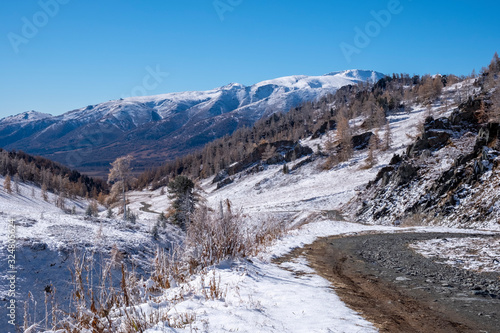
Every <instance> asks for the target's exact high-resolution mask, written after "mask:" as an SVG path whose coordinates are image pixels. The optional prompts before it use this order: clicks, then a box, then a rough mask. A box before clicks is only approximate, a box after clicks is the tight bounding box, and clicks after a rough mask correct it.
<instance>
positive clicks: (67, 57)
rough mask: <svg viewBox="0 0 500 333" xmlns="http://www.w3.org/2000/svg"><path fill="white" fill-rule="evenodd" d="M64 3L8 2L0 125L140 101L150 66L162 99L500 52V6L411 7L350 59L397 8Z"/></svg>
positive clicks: (406, 4) (420, 66)
mask: <svg viewBox="0 0 500 333" xmlns="http://www.w3.org/2000/svg"><path fill="white" fill-rule="evenodd" d="M54 1H57V0H42V1H41V2H43V3H51V2H54ZM60 1H61V2H67V3H66V4H60V5H59V8H58V11H57V13H55V15H52V16H51V15H49V14H54V13H49V14H46V13H45V12H44V9H42V7H41V6H40V2H39V1H31V0H24V1H18V0H7V1H3V2H2V10H1V12H0V22H1V23H0V29H1V30H0V54H1V62H0V82H1V83H0V117H4V116H7V115H11V114H16V113H20V112H23V111H27V110H31V109H34V110H37V111H41V112H47V113H52V114H60V113H62V112H65V111H69V110H72V109H75V108H80V107H83V106H86V105H89V104H96V103H99V102H104V101H107V100H112V99H118V98H120V97H123V96H128V95H131V93H132V92H137V91H141V90H140V89H137V88H141V87H143V88H144V85H143V80H144V78H145V77H147V75H148V71H147V69H146V68H150V69H155V68H156V67H159V69H160V70H161V71H162V72H168V73H169V76H168V77H166V78H162V80H161V82H158V83H157V84H155V82H154V81H152V80H147V85H146V86H147V88H148V89H147V90H146V91H147V94H148V95H154V94H160V93H166V92H174V91H185V90H205V89H211V88H215V87H218V86H221V85H225V84H227V83H230V82H238V83H242V84H247V85H250V84H253V83H256V82H259V81H261V80H265V79H270V78H275V77H280V76H286V75H293V74H307V75H321V74H324V73H327V72H331V71H334V70H343V69H350V68H359V69H374V70H377V71H380V72H384V73H393V72H406V73H409V74H414V73H415V74H425V73H431V74H434V73H437V72H440V73H455V74H468V73H470V71H471V70H472V69H473V68H475V69H476V70H477V71H479V70H480V69H481V67H482V66H484V65H487V64H488V63H489V61H490V59H491V57H492V55H493V53H494V52H495V51H497V50H499V49H500V20H499V19H498V13H499V11H500V4H499V3H498V2H497V1H463V0H453V1H427V0H413V1H410V0H401V1H400V6H399V7H398V11H400V12H399V13H397V14H393V15H392V17H391V20H390V22H389V23H388V24H385V23H384V25H385V26H380V25H379V27H380V29H379V30H380V31H377V30H376V27H374V26H373V25H371V27H372V28H374V29H375V30H373V31H372V35H373V37H371V38H370V43H369V45H368V46H365V45H362V44H359V43H358V46H363V47H361V48H358V51H359V53H354V54H352V57H351V58H352V59H351V61H350V62H349V61H347V59H346V57H345V56H344V54H343V52H342V51H341V48H340V45H341V43H346V44H350V45H352V46H356V45H355V41H354V37H355V34H356V33H355V27H358V28H360V29H362V30H364V29H365V28H366V27H367V24H368V26H370V24H369V23H370V22H371V21H374V18H373V16H372V15H371V14H370V12H371V11H376V12H378V11H380V10H384V9H387V8H388V4H389V3H390V1H386V0H384V1H373V0H372V1H368V0H367V1H331V0H328V1H327V0H324V1H323V0H322V1H298V0H297V1H296V0H274V1H270V0H218V2H215V3H216V4H219V6H221V7H220V9H219V12H218V11H217V10H216V8H215V7H214V1H213V0H175V1H169V0H149V1H148V0H121V1H118V0H100V1H96V0H64V1H63V0H60ZM223 4H225V6H226V7H223ZM227 6H229V7H227ZM49 9H52V10H53V9H54V8H53V7H50V8H49ZM229 9H231V10H229ZM224 10H225V11H224ZM45 11H47V10H45ZM222 11H223V12H222ZM49 12H50V10H49ZM221 15H222V17H223V18H224V19H223V20H221ZM23 18H25V19H24V21H23ZM26 22H28V23H29V24H34V23H36V24H37V25H39V26H40V27H39V28H38V31H37V32H36V33H34V32H33V31H30V30H29V29H27V28H26V27H25V29H24V30H25V31H24V32H23V27H24V26H25V25H26ZM35 27H36V26H35ZM20 38H21V39H20ZM23 38H24V39H23ZM13 40H14V42H12V41H13ZM13 43H14V44H13ZM13 45H14V46H15V47H13ZM15 48H17V50H18V52H15Z"/></svg>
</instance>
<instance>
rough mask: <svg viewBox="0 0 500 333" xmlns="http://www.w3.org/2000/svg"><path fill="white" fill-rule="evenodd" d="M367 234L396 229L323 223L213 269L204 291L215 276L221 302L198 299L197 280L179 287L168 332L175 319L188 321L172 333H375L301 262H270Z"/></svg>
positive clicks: (163, 327)
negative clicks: (336, 238) (325, 241)
mask: <svg viewBox="0 0 500 333" xmlns="http://www.w3.org/2000/svg"><path fill="white" fill-rule="evenodd" d="M370 230H377V231H381V232H384V231H385V232H391V231H395V230H400V228H394V227H383V226H365V225H361V224H354V223H347V222H338V221H331V220H322V221H318V222H314V223H309V224H306V225H303V226H302V227H300V228H298V229H295V230H293V231H291V232H289V233H288V234H287V235H286V236H285V237H283V238H282V239H281V240H279V241H276V242H275V244H274V245H272V246H271V247H269V248H268V249H266V250H265V251H264V252H262V253H260V254H259V255H258V256H257V257H254V258H251V259H250V260H242V261H235V262H234V261H233V262H225V263H223V264H221V265H219V266H218V267H215V268H212V269H211V270H210V271H209V272H208V273H207V274H206V277H205V278H204V279H205V284H204V285H205V289H207V287H206V285H207V282H206V280H207V279H208V278H210V277H211V276H212V274H214V275H215V276H216V281H220V283H221V285H220V289H221V290H222V291H223V292H224V295H223V297H222V298H220V299H216V300H213V299H208V300H207V299H206V298H205V297H203V295H204V293H203V288H202V281H201V276H197V277H196V279H194V280H193V281H191V282H190V283H189V286H179V288H184V290H190V291H191V294H190V296H189V297H186V296H185V300H184V301H182V302H180V303H178V304H177V305H175V306H174V307H173V308H171V309H168V310H167V311H168V312H167V315H168V316H171V317H172V318H173V319H171V322H170V324H171V326H170V327H172V322H176V319H175V318H191V319H192V321H191V322H190V323H189V325H184V327H181V328H179V327H177V328H176V329H175V332H188V331H191V330H194V331H196V330H200V331H205V332H234V331H238V332H377V330H376V328H375V327H374V326H373V325H372V324H371V323H370V322H368V321H366V320H365V319H363V318H362V317H361V316H360V315H359V314H358V313H356V312H355V311H353V310H351V309H350V308H348V307H347V306H346V305H345V304H344V303H343V302H342V301H341V300H340V298H339V297H338V296H337V295H336V294H335V292H334V289H333V288H332V287H331V284H330V282H329V281H327V280H326V279H324V278H322V277H320V276H318V275H317V274H315V273H314V271H313V270H312V269H311V268H310V267H309V266H308V262H307V260H305V258H302V257H301V258H296V259H295V260H293V261H292V262H285V263H281V264H277V263H274V262H272V259H274V258H277V257H280V256H282V255H284V254H286V253H288V252H290V251H291V250H292V249H294V248H296V247H301V246H304V245H306V244H310V243H312V242H314V241H315V240H316V239H317V238H319V237H326V236H331V235H339V234H353V233H358V232H365V231H370ZM219 279H220V280H219ZM177 293H178V291H176V290H169V291H167V292H166V294H165V295H164V296H163V297H165V300H168V299H171V298H172V297H173V296H174V295H176V294H177ZM174 326H175V325H174ZM170 327H169V326H168V325H164V323H163V324H159V325H157V326H156V327H155V328H152V329H149V330H148V331H147V332H148V333H157V332H173V331H174V329H173V328H170Z"/></svg>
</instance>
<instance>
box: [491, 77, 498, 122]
mask: <svg viewBox="0 0 500 333" xmlns="http://www.w3.org/2000/svg"><path fill="white" fill-rule="evenodd" d="M490 112H491V116H490V121H493V122H500V79H498V80H497V82H496V84H495V90H493V92H492V93H491V111H490Z"/></svg>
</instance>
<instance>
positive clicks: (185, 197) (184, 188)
mask: <svg viewBox="0 0 500 333" xmlns="http://www.w3.org/2000/svg"><path fill="white" fill-rule="evenodd" d="M167 188H168V192H169V194H170V195H169V199H171V200H173V202H172V209H173V214H172V219H173V222H174V223H175V224H177V225H179V226H180V227H181V229H182V230H186V229H187V227H188V226H189V224H190V223H191V215H192V214H193V212H194V210H195V205H196V202H197V198H196V195H195V193H194V183H193V181H192V180H191V179H189V178H188V177H186V176H177V177H175V179H174V180H173V181H171V182H170V183H168V186H167Z"/></svg>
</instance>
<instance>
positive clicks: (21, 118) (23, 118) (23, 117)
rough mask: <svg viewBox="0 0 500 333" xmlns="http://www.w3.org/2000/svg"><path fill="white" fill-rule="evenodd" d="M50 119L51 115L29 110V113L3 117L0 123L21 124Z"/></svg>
mask: <svg viewBox="0 0 500 333" xmlns="http://www.w3.org/2000/svg"><path fill="white" fill-rule="evenodd" d="M50 117H52V115H51V114H48V113H41V112H37V111H34V110H31V111H26V112H23V113H19V114H16V115H14V116H9V117H5V118H3V119H0V123H23V122H30V121H37V120H42V119H45V118H50Z"/></svg>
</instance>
